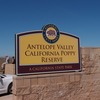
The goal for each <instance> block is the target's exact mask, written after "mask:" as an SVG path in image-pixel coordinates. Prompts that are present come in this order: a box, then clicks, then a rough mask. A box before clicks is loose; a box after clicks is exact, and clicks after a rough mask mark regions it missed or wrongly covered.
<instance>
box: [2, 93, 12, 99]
mask: <svg viewBox="0 0 100 100" xmlns="http://www.w3.org/2000/svg"><path fill="white" fill-rule="evenodd" d="M0 100H13V95H12V94H10V95H2V96H0Z"/></svg>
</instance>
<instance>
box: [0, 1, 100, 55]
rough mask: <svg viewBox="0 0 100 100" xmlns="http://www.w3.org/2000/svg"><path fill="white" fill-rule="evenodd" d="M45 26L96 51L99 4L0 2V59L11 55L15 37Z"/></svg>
mask: <svg viewBox="0 0 100 100" xmlns="http://www.w3.org/2000/svg"><path fill="white" fill-rule="evenodd" d="M46 24H55V25H56V26H57V27H58V29H59V30H60V31H63V32H66V33H69V34H72V35H75V36H77V37H79V38H80V46H81V47H100V0H0V57H1V56H6V55H8V56H14V55H15V34H18V33H21V32H26V31H34V30H41V28H42V27H43V26H44V25H46Z"/></svg>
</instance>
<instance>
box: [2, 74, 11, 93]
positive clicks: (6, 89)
mask: <svg viewBox="0 0 100 100" xmlns="http://www.w3.org/2000/svg"><path fill="white" fill-rule="evenodd" d="M12 85H13V75H5V74H0V94H4V93H12Z"/></svg>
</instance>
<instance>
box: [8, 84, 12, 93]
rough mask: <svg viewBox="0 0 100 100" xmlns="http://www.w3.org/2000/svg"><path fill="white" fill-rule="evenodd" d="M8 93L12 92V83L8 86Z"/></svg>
mask: <svg viewBox="0 0 100 100" xmlns="http://www.w3.org/2000/svg"><path fill="white" fill-rule="evenodd" d="M8 93H9V94H11V93H12V83H10V84H9V86H8Z"/></svg>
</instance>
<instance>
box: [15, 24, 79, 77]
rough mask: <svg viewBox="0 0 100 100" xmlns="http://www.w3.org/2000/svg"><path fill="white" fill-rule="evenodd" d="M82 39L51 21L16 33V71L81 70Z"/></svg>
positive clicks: (25, 72) (20, 73) (35, 72)
mask: <svg viewBox="0 0 100 100" xmlns="http://www.w3.org/2000/svg"><path fill="white" fill-rule="evenodd" d="M80 70H81V67H80V45H79V38H78V37H76V36H73V35H70V34H67V33H64V32H59V29H58V28H57V27H56V26H55V25H53V24H48V25H46V26H44V27H43V28H42V30H40V31H32V32H25V33H20V34H16V74H17V75H24V74H40V73H54V72H67V71H80Z"/></svg>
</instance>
